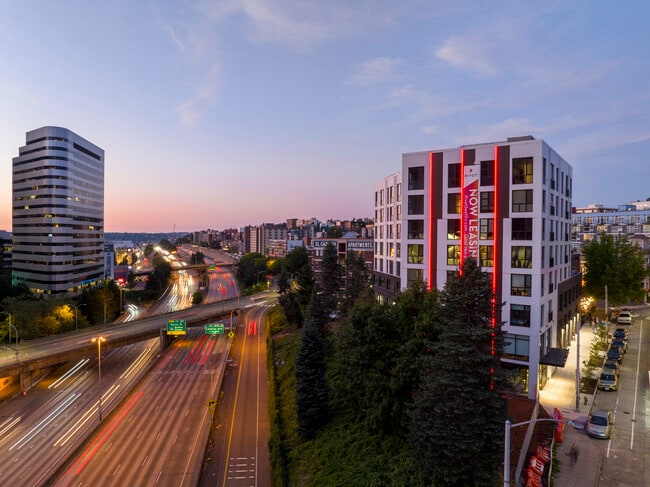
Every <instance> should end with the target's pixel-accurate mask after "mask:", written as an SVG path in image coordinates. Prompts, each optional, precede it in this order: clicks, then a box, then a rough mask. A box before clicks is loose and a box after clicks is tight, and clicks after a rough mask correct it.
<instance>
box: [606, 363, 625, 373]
mask: <svg viewBox="0 0 650 487" xmlns="http://www.w3.org/2000/svg"><path fill="white" fill-rule="evenodd" d="M620 368H621V367H620V365H619V364H618V362H617V361H616V360H605V363H604V364H603V372H604V371H605V370H613V371H614V372H616V373H618V371H619V370H620Z"/></svg>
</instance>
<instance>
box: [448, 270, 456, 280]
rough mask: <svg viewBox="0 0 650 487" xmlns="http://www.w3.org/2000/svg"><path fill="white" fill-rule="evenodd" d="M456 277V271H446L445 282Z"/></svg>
mask: <svg viewBox="0 0 650 487" xmlns="http://www.w3.org/2000/svg"><path fill="white" fill-rule="evenodd" d="M456 277H458V271H447V281H449V280H451V279H455V278H456Z"/></svg>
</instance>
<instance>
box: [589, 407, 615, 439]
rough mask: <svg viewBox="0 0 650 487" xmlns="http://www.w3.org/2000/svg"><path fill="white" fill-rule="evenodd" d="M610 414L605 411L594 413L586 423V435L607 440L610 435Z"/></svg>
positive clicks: (611, 423) (600, 410) (611, 422)
mask: <svg viewBox="0 0 650 487" xmlns="http://www.w3.org/2000/svg"><path fill="white" fill-rule="evenodd" d="M612 425H613V421H612V412H611V411H608V410H606V409H599V410H597V411H594V412H593V413H591V415H590V416H589V421H588V422H587V434H588V435H589V436H593V437H594V438H605V439H607V438H609V437H610V436H611V435H612Z"/></svg>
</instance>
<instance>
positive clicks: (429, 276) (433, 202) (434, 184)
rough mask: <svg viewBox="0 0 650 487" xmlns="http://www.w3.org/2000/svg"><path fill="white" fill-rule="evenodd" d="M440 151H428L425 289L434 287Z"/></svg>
mask: <svg viewBox="0 0 650 487" xmlns="http://www.w3.org/2000/svg"><path fill="white" fill-rule="evenodd" d="M442 161H443V159H442V152H431V153H429V221H428V223H429V232H428V235H427V238H428V242H429V245H428V247H429V253H428V255H427V264H426V269H425V272H426V276H425V277H426V280H427V289H435V288H436V287H437V282H436V269H437V267H438V262H437V257H436V256H437V253H436V251H437V248H438V220H439V219H440V218H441V216H442V169H443V164H442Z"/></svg>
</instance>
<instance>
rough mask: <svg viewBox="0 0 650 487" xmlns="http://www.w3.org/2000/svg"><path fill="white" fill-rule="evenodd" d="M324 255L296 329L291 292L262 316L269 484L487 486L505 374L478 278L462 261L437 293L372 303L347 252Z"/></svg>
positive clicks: (497, 450) (484, 284) (495, 458)
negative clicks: (267, 372)
mask: <svg viewBox="0 0 650 487" xmlns="http://www.w3.org/2000/svg"><path fill="white" fill-rule="evenodd" d="M326 254H327V249H325V252H324V255H323V260H322V261H321V268H320V269H319V272H318V274H319V278H320V279H319V280H318V282H316V283H315V285H314V291H313V292H312V299H311V302H310V305H309V306H308V307H302V308H300V309H301V313H302V314H303V315H304V324H303V325H302V326H301V324H300V322H299V321H300V320H297V319H295V318H293V319H289V316H295V315H296V314H297V313H296V311H295V309H294V308H295V303H296V302H297V299H296V298H291V297H290V296H291V295H292V294H294V293H297V292H298V290H297V289H296V288H295V287H294V288H293V289H292V288H291V287H285V288H284V290H283V292H282V296H281V298H280V302H281V303H282V308H280V309H277V310H275V311H274V312H273V313H272V314H271V318H270V323H271V335H272V336H271V340H270V357H269V361H270V364H271V365H270V368H271V378H272V380H271V404H270V415H271V422H272V432H271V434H272V439H271V445H270V448H271V458H272V462H273V472H274V478H273V485H276V486H280V485H281V486H294V485H300V486H330V485H331V486H338V485H346V486H355V485H358V486H386V485H404V486H417V485H421V486H430V485H436V486H444V485H495V484H498V479H499V478H500V469H501V466H502V461H503V459H502V454H503V453H502V452H503V432H502V428H503V423H504V421H505V418H506V412H507V403H506V401H505V400H504V399H503V398H502V397H501V395H500V394H499V393H498V392H496V391H498V390H499V389H500V387H502V386H503V385H504V383H505V381H506V377H505V375H504V374H503V372H502V371H501V365H500V361H499V359H498V356H499V355H500V350H501V348H500V347H501V346H502V334H501V331H500V327H499V324H498V323H494V320H493V319H492V317H493V316H494V312H495V310H494V309H493V303H494V300H493V296H492V290H491V286H490V284H489V280H488V279H487V277H486V275H485V274H483V273H482V272H481V271H480V269H479V268H478V267H477V265H476V262H475V261H473V260H471V259H468V260H466V262H465V264H464V267H463V269H462V272H461V273H459V275H458V276H457V277H453V278H450V279H449V281H448V283H447V285H446V287H445V289H444V290H443V291H441V292H438V291H435V290H432V291H429V290H427V289H426V286H425V285H424V284H423V283H414V284H413V285H412V286H410V287H409V289H407V290H406V291H404V292H402V293H401V294H399V295H398V296H397V298H396V300H395V302H394V303H392V304H380V303H378V302H377V300H376V299H375V298H374V296H373V295H372V292H371V290H370V286H369V284H370V283H369V281H368V279H367V278H365V279H364V278H360V277H359V276H360V272H361V275H363V272H362V269H361V268H362V267H363V266H361V263H360V262H359V260H358V259H357V258H356V256H354V255H349V256H348V258H347V259H346V261H345V263H343V264H339V263H338V262H337V263H336V265H335V264H334V262H333V260H331V259H328V258H326ZM366 271H367V270H366ZM365 275H366V276H367V275H369V273H366V274H365ZM325 289H327V292H326V291H325ZM332 306H333V308H332ZM332 311H334V312H332ZM334 316H336V317H337V318H336V319H333V318H331V317H334ZM492 347H495V348H496V350H495V352H496V354H494V353H492V352H493V350H492Z"/></svg>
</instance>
